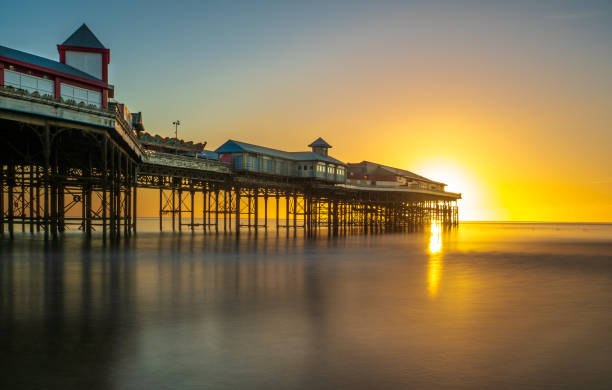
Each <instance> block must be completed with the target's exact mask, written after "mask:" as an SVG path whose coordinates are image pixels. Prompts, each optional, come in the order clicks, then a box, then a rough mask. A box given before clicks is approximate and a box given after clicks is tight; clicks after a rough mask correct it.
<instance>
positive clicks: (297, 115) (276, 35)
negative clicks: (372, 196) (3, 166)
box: [0, 1, 612, 221]
mask: <svg viewBox="0 0 612 390" xmlns="http://www.w3.org/2000/svg"><path fill="white" fill-rule="evenodd" d="M2 13H3V17H2V23H1V24H0V36H2V39H1V41H0V42H1V43H0V44H2V45H5V46H8V47H12V48H16V49H20V50H24V51H28V52H32V53H35V54H39V55H42V56H45V57H49V58H54V59H56V58H57V50H56V46H55V45H56V44H57V43H60V42H62V41H63V40H64V39H65V38H66V37H68V36H69V35H70V34H71V33H72V32H73V31H74V30H75V29H76V28H78V27H79V25H80V24H81V23H83V22H85V23H87V25H88V26H89V27H90V28H91V29H92V30H93V31H94V33H95V34H96V35H97V36H98V38H99V39H100V40H101V41H102V43H103V44H104V45H106V46H107V47H109V48H110V49H111V64H110V81H111V83H112V84H114V85H115V88H116V98H117V100H119V101H121V102H125V103H127V104H128V106H129V107H130V109H131V110H132V111H142V112H143V117H144V121H145V126H146V127H147V129H148V131H149V132H151V133H158V134H161V135H166V136H169V135H171V134H172V133H173V130H172V125H171V123H172V121H173V120H175V119H177V118H178V119H180V120H181V123H182V126H181V127H180V129H179V131H180V136H182V137H184V138H187V139H193V140H197V141H208V145H209V146H210V147H211V148H212V149H215V148H216V147H217V146H219V145H220V144H221V143H222V142H224V141H225V140H227V139H228V138H233V139H239V140H243V141H247V142H252V143H256V144H261V145H267V146H272V147H278V148H282V149H287V150H304V149H306V145H307V144H308V143H310V142H311V141H312V140H314V139H315V138H316V137H318V136H323V137H324V138H325V139H326V140H327V141H328V142H329V143H330V144H332V145H333V146H334V148H333V149H332V154H333V155H334V156H335V157H337V158H339V159H341V160H343V161H348V162H357V161H361V160H364V159H367V160H370V161H376V162H380V163H384V164H389V165H394V166H397V167H401V168H405V169H409V170H412V171H415V172H417V173H420V174H423V175H426V176H429V177H431V178H433V179H436V180H441V181H444V182H446V183H448V184H449V188H448V189H449V190H453V191H458V192H462V193H463V196H464V198H465V199H464V200H463V201H462V202H461V204H460V207H461V217H462V219H464V220H487V219H489V220H529V221H612V196H611V195H610V194H611V191H612V157H611V154H612V129H611V125H610V124H611V123H612V120H611V119H612V99H611V97H612V72H611V69H612V2H610V1H599V2H597V1H498V2H496V1H452V2H451V1H403V2H402V1H395V2H382V1H372V2H357V1H346V2H341V1H325V2H320V3H317V2H314V1H308V2H300V3H294V4H290V3H289V2H281V1H279V2H262V1H258V2H255V1H246V2H229V1H220V2H201V1H194V2H181V5H177V4H175V3H173V2H168V1H163V2H156V1H150V2H142V3H140V4H138V3H137V2H133V1H130V2H112V1H110V2H104V3H99V2H98V3H93V2H92V3H91V4H85V3H84V2H82V1H81V2H65V1H53V2H51V1H46V2H30V1H20V2H9V3H7V4H3V6H2Z"/></svg>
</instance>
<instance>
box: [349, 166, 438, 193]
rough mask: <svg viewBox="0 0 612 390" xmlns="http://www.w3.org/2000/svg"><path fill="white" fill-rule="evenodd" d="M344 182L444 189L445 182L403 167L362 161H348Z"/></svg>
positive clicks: (372, 185) (358, 184)
mask: <svg viewBox="0 0 612 390" xmlns="http://www.w3.org/2000/svg"><path fill="white" fill-rule="evenodd" d="M347 166H348V174H347V179H346V184H349V185H354V186H370V187H390V188H406V189H421V190H430V191H444V188H445V187H446V184H444V183H440V182H437V181H434V180H431V179H428V178H426V177H423V176H421V175H417V174H416V173H413V172H410V171H407V170H405V169H400V168H394V167H390V166H387V165H383V164H378V163H373V162H370V161H362V162H359V163H348V164H347Z"/></svg>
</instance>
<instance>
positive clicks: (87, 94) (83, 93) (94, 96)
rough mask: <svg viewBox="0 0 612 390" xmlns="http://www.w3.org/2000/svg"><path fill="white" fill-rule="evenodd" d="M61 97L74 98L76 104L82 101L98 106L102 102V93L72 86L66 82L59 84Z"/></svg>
mask: <svg viewBox="0 0 612 390" xmlns="http://www.w3.org/2000/svg"><path fill="white" fill-rule="evenodd" d="M61 93H62V99H64V100H74V101H75V102H76V103H77V104H79V103H81V102H83V103H85V105H87V106H89V105H90V104H91V105H94V106H96V107H100V106H101V104H102V94H101V93H100V92H96V91H91V90H89V89H84V88H79V87H74V86H72V85H68V84H64V83H62V84H61Z"/></svg>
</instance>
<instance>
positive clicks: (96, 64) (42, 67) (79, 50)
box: [0, 24, 113, 108]
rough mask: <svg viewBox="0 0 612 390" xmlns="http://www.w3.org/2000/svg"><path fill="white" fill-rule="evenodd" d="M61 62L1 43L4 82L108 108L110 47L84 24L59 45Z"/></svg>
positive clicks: (0, 66)
mask: <svg viewBox="0 0 612 390" xmlns="http://www.w3.org/2000/svg"><path fill="white" fill-rule="evenodd" d="M57 50H58V52H59V61H54V60H50V59H48V58H44V57H40V56H37V55H33V54H30V53H26V52H23V51H19V50H15V49H11V48H8V47H4V46H0V85H3V86H4V87H5V88H12V89H15V90H25V91H27V92H28V93H29V94H33V95H35V96H41V97H47V98H53V99H57V100H60V99H61V100H63V101H64V102H69V103H73V104H77V105H79V106H82V107H83V106H85V107H89V108H93V107H94V106H95V107H96V108H107V107H108V99H109V98H111V97H113V86H112V85H109V84H108V64H109V63H110V50H109V49H107V48H105V47H104V45H102V43H101V42H100V41H99V40H98V38H96V36H95V35H94V34H93V33H92V32H91V30H90V29H89V28H88V27H87V26H86V25H85V24H83V25H82V26H81V27H79V28H78V29H77V30H76V31H75V32H74V33H73V34H72V35H70V37H68V39H66V40H65V41H64V42H63V43H62V44H59V45H57Z"/></svg>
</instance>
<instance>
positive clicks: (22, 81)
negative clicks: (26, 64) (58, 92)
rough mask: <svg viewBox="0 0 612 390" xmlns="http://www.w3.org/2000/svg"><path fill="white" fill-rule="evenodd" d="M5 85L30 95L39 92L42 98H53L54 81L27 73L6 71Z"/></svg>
mask: <svg viewBox="0 0 612 390" xmlns="http://www.w3.org/2000/svg"><path fill="white" fill-rule="evenodd" d="M4 85H5V86H7V87H13V88H15V89H23V90H26V91H28V92H29V93H34V92H38V93H39V94H40V95H41V96H44V95H51V96H53V89H54V88H53V80H49V79H43V78H41V77H36V76H32V75H29V74H25V73H20V72H15V71H12V70H8V69H5V70H4Z"/></svg>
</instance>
